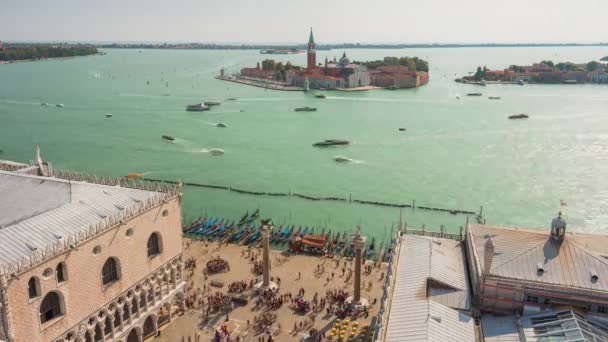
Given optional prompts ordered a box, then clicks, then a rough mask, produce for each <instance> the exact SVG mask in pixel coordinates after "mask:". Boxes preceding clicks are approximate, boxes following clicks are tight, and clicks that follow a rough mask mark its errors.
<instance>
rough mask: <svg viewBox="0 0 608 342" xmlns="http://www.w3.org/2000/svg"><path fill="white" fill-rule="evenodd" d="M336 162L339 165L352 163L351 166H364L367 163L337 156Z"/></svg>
mask: <svg viewBox="0 0 608 342" xmlns="http://www.w3.org/2000/svg"><path fill="white" fill-rule="evenodd" d="M334 161H335V162H337V163H350V164H364V163H365V161H363V160H358V159H353V158H350V157H345V156H335V157H334Z"/></svg>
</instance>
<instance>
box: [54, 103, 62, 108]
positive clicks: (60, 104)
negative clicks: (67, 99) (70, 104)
mask: <svg viewBox="0 0 608 342" xmlns="http://www.w3.org/2000/svg"><path fill="white" fill-rule="evenodd" d="M55 106H56V107H57V108H63V107H64V105H63V103H58V104H56V105H55Z"/></svg>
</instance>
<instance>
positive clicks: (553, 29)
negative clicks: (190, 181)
mask: <svg viewBox="0 0 608 342" xmlns="http://www.w3.org/2000/svg"><path fill="white" fill-rule="evenodd" d="M607 13H608V0H577V1H569V0H417V1H412V0H367V1H359V0H322V1H321V0H170V1H168V0H162V1H161V0H0V40H4V41H97V42H201V43H305V42H306V41H307V38H308V30H309V29H310V27H313V28H314V32H315V37H316V40H317V43H357V42H360V43H570V42H577V43H595V42H608V15H607Z"/></svg>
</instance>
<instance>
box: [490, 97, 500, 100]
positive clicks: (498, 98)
mask: <svg viewBox="0 0 608 342" xmlns="http://www.w3.org/2000/svg"><path fill="white" fill-rule="evenodd" d="M488 99H490V100H500V96H490V97H488Z"/></svg>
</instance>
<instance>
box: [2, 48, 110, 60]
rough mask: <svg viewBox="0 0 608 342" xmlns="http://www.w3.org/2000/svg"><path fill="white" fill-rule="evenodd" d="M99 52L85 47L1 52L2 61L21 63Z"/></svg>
mask: <svg viewBox="0 0 608 342" xmlns="http://www.w3.org/2000/svg"><path fill="white" fill-rule="evenodd" d="M97 53H98V51H97V49H96V48H94V47H90V46H85V45H76V46H54V45H35V46H29V45H28V46H19V47H10V48H4V49H3V50H0V61H19V60H27V59H41V58H60V57H74V56H86V55H95V54H97Z"/></svg>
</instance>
